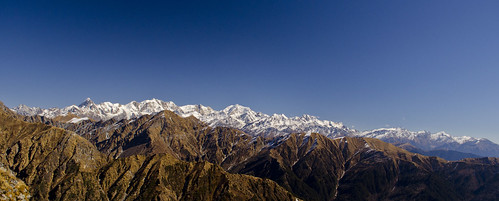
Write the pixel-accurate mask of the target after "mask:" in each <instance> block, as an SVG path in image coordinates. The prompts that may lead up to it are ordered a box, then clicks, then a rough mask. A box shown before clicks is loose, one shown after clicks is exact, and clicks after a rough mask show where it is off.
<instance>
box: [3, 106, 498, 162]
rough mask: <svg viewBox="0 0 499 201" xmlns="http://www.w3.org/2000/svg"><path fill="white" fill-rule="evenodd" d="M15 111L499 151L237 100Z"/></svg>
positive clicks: (437, 150)
mask: <svg viewBox="0 0 499 201" xmlns="http://www.w3.org/2000/svg"><path fill="white" fill-rule="evenodd" d="M12 110H13V111H15V112H16V113H18V114H21V115H25V116H43V117H46V118H53V119H55V120H63V121H64V122H68V123H78V122H80V121H84V120H93V121H101V120H103V121H105V120H110V119H114V120H116V121H120V120H130V119H135V118H139V117H141V116H143V115H151V114H155V113H158V112H161V111H164V110H168V111H172V112H174V113H175V114H177V115H180V116H181V117H189V116H194V117H196V118H197V119H199V120H201V121H202V122H204V123H206V124H208V125H209V126H211V127H217V126H220V127H230V128H236V129H239V130H241V131H244V132H245V133H247V134H250V135H252V136H264V137H265V136H278V135H286V134H289V133H301V132H304V133H320V134H323V135H325V136H327V137H329V138H332V139H334V138H337V137H344V136H349V137H369V138H378V139H381V140H383V141H385V142H389V143H393V144H396V145H403V144H410V145H412V146H414V147H416V148H417V149H419V150H421V152H419V153H425V154H431V155H434V156H439V157H443V158H446V159H449V160H454V159H462V158H466V157H469V156H490V157H498V156H499V145H498V144H495V143H493V142H491V141H490V140H487V139H484V138H478V139H477V138H473V137H467V136H463V137H454V136H451V135H449V134H447V133H445V132H438V133H430V132H427V131H418V132H413V131H408V130H405V129H401V128H382V129H375V130H371V131H364V132H359V131H357V130H354V129H350V128H348V127H346V126H344V125H343V124H342V123H337V122H332V121H327V120H319V119H318V118H317V117H314V116H310V115H303V116H301V117H286V116H285V115H282V114H274V115H267V114H263V113H261V112H255V111H253V110H251V109H250V108H248V107H244V106H241V105H231V106H228V107H226V108H225V109H223V110H220V111H217V110H214V109H212V108H210V107H206V106H203V105H185V106H177V105H176V104H175V103H173V102H171V101H170V102H165V101H161V100H158V99H152V100H145V101H142V102H136V101H132V102H130V103H128V104H125V105H121V104H118V103H110V102H103V103H100V104H96V103H94V102H93V101H92V100H91V99H89V98H88V99H87V100H85V101H84V102H83V103H81V104H80V105H78V106H76V105H71V106H68V107H65V108H51V109H41V108H37V107H28V106H26V105H19V106H18V107H15V108H12ZM470 154H471V155H470ZM449 156H451V157H449Z"/></svg>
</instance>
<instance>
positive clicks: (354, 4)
mask: <svg viewBox="0 0 499 201" xmlns="http://www.w3.org/2000/svg"><path fill="white" fill-rule="evenodd" d="M498 11H499V1H496V0H494V1H485V0H480V1H468V0H466V1H454V0H453V1H434V0H423V1H400V0H396V1H388V0H380V1H372V0H368V1H304V0H303V1H290V0H286V1H268V0H265V1H178V2H177V1H175V2H166V1H147V2H146V1H58V2H56V1H33V2H31V3H28V2H26V1H22V2H21V1H1V2H0V75H1V79H0V87H1V90H0V91H1V92H0V100H1V101H3V102H4V103H5V104H6V105H7V106H9V107H14V106H17V105H19V104H26V105H28V106H39V107H43V108H47V107H63V106H67V105H71V104H79V103H80V102H82V101H83V100H84V99H85V98H87V97H91V98H92V99H93V100H94V101H95V102H103V101H111V102H119V103H128V102H130V101H132V100H137V101H142V100H145V99H151V98H158V99H162V100H165V101H174V102H175V103H177V104H178V105H184V104H203V105H207V106H211V107H213V108H214V109H222V108H224V107H225V106H227V105H230V104H241V105H245V106H249V107H251V108H252V109H254V110H256V111H261V112H264V113H269V114H272V113H283V114H286V115H288V116H294V115H301V114H304V113H306V114H311V115H316V116H319V117H320V118H321V119H327V120H332V121H339V122H343V123H344V124H345V125H347V126H349V127H354V128H356V129H359V130H367V129H374V128H380V127H403V128H407V129H410V130H429V131H432V132H437V131H442V130H443V131H446V132H448V133H450V134H453V135H456V136H460V135H470V136H475V137H486V138H489V139H491V140H493V141H495V142H499V105H498V104H499V12H498Z"/></svg>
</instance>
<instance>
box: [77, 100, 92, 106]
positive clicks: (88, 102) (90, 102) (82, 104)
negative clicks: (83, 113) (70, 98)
mask: <svg viewBox="0 0 499 201" xmlns="http://www.w3.org/2000/svg"><path fill="white" fill-rule="evenodd" d="M92 105H95V103H94V101H92V99H90V98H87V99H85V101H83V103H81V104H80V105H78V107H90V106H92Z"/></svg>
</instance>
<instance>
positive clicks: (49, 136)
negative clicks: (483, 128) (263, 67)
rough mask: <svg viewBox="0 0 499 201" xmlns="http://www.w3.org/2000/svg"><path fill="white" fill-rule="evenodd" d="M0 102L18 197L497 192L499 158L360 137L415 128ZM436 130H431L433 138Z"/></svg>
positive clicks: (464, 196) (456, 196)
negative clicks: (430, 151)
mask: <svg viewBox="0 0 499 201" xmlns="http://www.w3.org/2000/svg"><path fill="white" fill-rule="evenodd" d="M106 105H107V106H113V107H109V108H106V107H105V106H106ZM114 106H116V107H114ZM167 106H168V107H171V108H170V109H167V108H165V107H167ZM0 108H1V109H0V136H1V137H0V151H1V152H2V153H5V154H2V155H1V156H0V162H1V163H2V164H4V167H5V169H6V170H8V171H9V172H10V173H11V174H10V175H9V178H13V179H11V180H12V181H17V182H11V184H9V186H10V187H11V188H10V189H9V192H17V194H9V195H10V196H17V197H21V198H30V197H31V198H33V199H34V200H67V199H76V200H236V199H237V200H298V199H302V200H453V201H456V200H498V198H499V188H497V187H498V186H499V159H498V158H475V159H464V160H459V161H453V162H452V161H447V160H444V159H441V158H438V157H429V156H423V155H420V154H416V153H412V152H409V151H407V150H405V149H402V148H400V147H397V146H395V145H393V144H389V143H386V142H383V141H381V140H379V139H375V138H366V137H359V136H363V135H364V136H369V135H371V133H372V135H373V136H374V135H375V136H382V135H383V134H386V135H384V136H391V135H390V132H388V131H393V132H394V134H395V133H396V132H398V131H400V132H399V133H406V134H407V135H411V134H413V133H412V132H409V131H407V132H406V131H405V130H402V129H399V130H397V129H385V130H380V131H379V132H376V131H373V132H364V133H359V132H357V131H355V130H352V129H348V128H346V127H344V126H343V125H341V124H339V123H334V122H329V121H320V120H318V119H317V118H315V117H311V116H303V117H293V118H288V117H285V116H283V115H272V116H269V115H265V114H262V113H256V112H253V111H251V110H250V109H249V108H246V107H242V106H238V105H236V106H229V107H228V108H226V109H224V110H222V111H215V110H212V109H211V108H208V107H204V106H200V105H198V106H181V107H177V106H175V105H174V104H173V103H171V102H169V103H165V102H161V101H159V100H152V101H144V102H141V103H136V102H132V103H130V104H127V105H125V106H123V105H119V104H111V103H103V104H95V103H93V102H91V100H87V101H86V102H85V103H84V104H82V105H80V106H70V107H68V108H71V111H69V110H67V109H66V108H65V109H49V110H45V109H39V108H27V107H23V106H21V107H18V108H16V109H14V110H15V111H16V112H17V114H16V113H14V112H12V111H11V110H10V109H8V108H6V107H4V106H3V105H0ZM23 108H24V109H23ZM161 108H163V109H164V110H163V111H156V110H160V109H161ZM125 109H126V110H125ZM23 111H24V112H23ZM29 111H31V113H30V112H29ZM20 114H23V115H29V116H22V115H20ZM40 115H43V116H40ZM222 125H226V126H222ZM314 129H316V130H314ZM321 129H322V130H321ZM291 131H294V132H295V133H286V132H291ZM315 131H317V132H315ZM320 131H323V132H324V131H329V133H325V134H319V133H320ZM440 135H441V134H428V136H429V139H432V138H431V137H432V136H440ZM421 136H426V137H428V136H427V135H426V134H424V133H423V134H421ZM421 136H415V137H421ZM406 138H410V137H406ZM442 138H449V139H454V140H456V139H460V138H455V137H451V136H447V135H442ZM414 139H415V138H414ZM414 139H413V140H414ZM467 140H470V139H463V142H464V143H466V141H467ZM475 140H478V139H475ZM481 140H483V139H481ZM415 142H418V141H417V140H415ZM436 142H439V141H438V139H437V140H436ZM464 143H462V144H464ZM443 144H444V143H443ZM437 145H438V144H435V147H431V148H439V147H438V146H437ZM404 146H409V145H408V144H405V145H404ZM411 146H412V145H411ZM414 146H416V145H414ZM428 146H432V145H428ZM0 176H3V175H0ZM0 179H2V177H0ZM23 182H24V184H23ZM4 183H5V182H4ZM14 183H17V184H19V187H15V185H14ZM23 185H24V186H23ZM13 186H14V187H13ZM13 188H15V189H17V190H12V189H13ZM26 189H27V190H26ZM2 190H3V191H2V192H4V191H6V190H4V187H2ZM26 192H28V193H26ZM21 193H23V194H22V195H20V194H21Z"/></svg>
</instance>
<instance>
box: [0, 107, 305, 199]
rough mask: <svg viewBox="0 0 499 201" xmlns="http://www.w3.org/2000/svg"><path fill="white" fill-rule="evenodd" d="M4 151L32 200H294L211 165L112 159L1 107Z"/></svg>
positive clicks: (0, 147)
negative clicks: (23, 119)
mask: <svg viewBox="0 0 499 201" xmlns="http://www.w3.org/2000/svg"><path fill="white" fill-rule="evenodd" d="M0 152H1V153H5V154H2V155H1V156H0V162H1V163H2V164H4V166H6V171H8V170H11V171H12V172H13V173H14V174H16V175H14V177H15V178H16V179H19V180H22V181H24V183H26V185H27V186H26V187H22V182H17V183H19V184H20V185H21V186H19V187H16V188H17V190H20V191H21V192H22V193H23V192H24V191H23V189H27V188H29V195H26V196H31V198H32V199H33V200H70V199H72V200H250V199H253V200H295V199H294V197H293V196H292V194H290V193H289V192H287V191H286V190H284V189H283V188H282V187H280V186H278V185H277V184H276V183H275V182H273V181H271V180H266V179H260V178H256V177H252V176H248V175H238V174H231V173H227V172H226V171H224V170H223V169H222V168H220V167H219V166H218V165H214V164H212V163H209V162H185V161H180V160H178V159H175V158H174V157H173V156H171V155H168V154H151V155H149V156H143V155H133V156H131V157H122V158H120V159H117V160H115V159H108V157H107V156H106V155H105V154H103V153H101V152H99V151H98V150H97V148H96V147H95V146H94V145H93V144H92V143H90V142H89V141H88V140H86V139H84V138H83V137H81V136H80V135H77V134H75V133H74V132H71V131H66V130H64V129H61V128H56V127H52V126H48V125H44V124H40V123H28V122H25V121H22V120H20V119H19V118H18V116H17V115H15V114H13V113H11V112H10V110H9V109H7V108H6V107H4V106H3V104H1V103H0ZM2 175H3V174H2ZM12 176H13V175H8V177H12ZM0 178H4V176H2V177H0ZM1 187H2V189H0V192H13V190H12V189H10V188H8V187H5V186H4V185H2V186H1ZM16 196H18V194H16Z"/></svg>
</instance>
